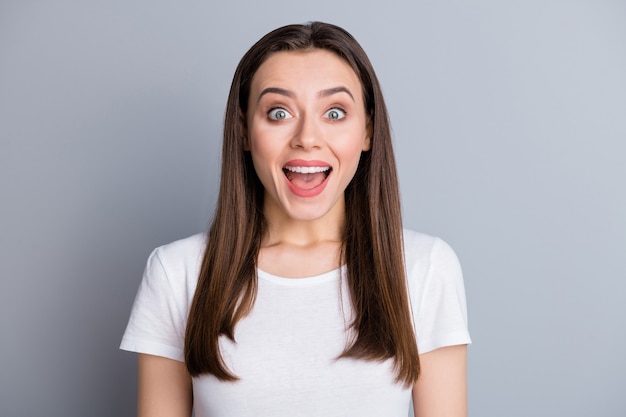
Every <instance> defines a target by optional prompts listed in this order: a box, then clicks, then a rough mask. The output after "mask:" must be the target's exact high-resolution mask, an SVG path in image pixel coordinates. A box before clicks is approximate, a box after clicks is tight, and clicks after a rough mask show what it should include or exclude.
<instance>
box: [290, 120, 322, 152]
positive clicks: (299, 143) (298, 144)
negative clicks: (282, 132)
mask: <svg viewBox="0 0 626 417" xmlns="http://www.w3.org/2000/svg"><path fill="white" fill-rule="evenodd" d="M321 140H322V138H321V131H320V126H319V121H318V120H316V119H315V117H314V116H308V115H307V114H306V113H305V114H302V115H301V116H300V120H299V123H298V128H297V130H296V131H295V132H294V135H293V138H292V139H291V146H292V147H294V148H301V149H305V150H309V149H315V148H319V147H320V144H321Z"/></svg>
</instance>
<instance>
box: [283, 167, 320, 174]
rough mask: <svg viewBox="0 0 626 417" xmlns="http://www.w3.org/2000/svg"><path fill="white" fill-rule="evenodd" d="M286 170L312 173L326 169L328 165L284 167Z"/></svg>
mask: <svg viewBox="0 0 626 417" xmlns="http://www.w3.org/2000/svg"><path fill="white" fill-rule="evenodd" d="M285 169H286V170H288V171H291V172H299V173H300V174H314V173H316V172H324V171H328V170H329V169H330V167H292V166H289V167H285Z"/></svg>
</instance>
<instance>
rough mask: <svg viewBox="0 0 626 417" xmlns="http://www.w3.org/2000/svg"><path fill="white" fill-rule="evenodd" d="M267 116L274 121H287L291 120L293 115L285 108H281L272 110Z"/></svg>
mask: <svg viewBox="0 0 626 417" xmlns="http://www.w3.org/2000/svg"><path fill="white" fill-rule="evenodd" d="M267 116H268V117H269V118H270V119H272V120H285V119H291V117H292V116H291V114H289V112H288V111H287V110H285V109H283V108H280V107H276V108H274V109H272V110H270V111H269V112H268V113H267Z"/></svg>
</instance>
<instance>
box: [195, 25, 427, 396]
mask: <svg viewBox="0 0 626 417" xmlns="http://www.w3.org/2000/svg"><path fill="white" fill-rule="evenodd" d="M312 48H317V49H324V50H329V51H332V52H334V53H335V54H337V55H338V56H340V57H341V58H343V59H344V60H345V61H346V62H347V63H348V64H349V65H350V66H351V67H352V69H353V70H354V72H355V73H356V74H357V76H358V77H359V79H360V81H361V84H362V86H363V94H364V99H365V106H366V109H367V111H368V113H369V115H370V117H371V123H372V131H373V134H372V138H371V149H370V150H369V151H367V152H363V154H362V156H361V160H360V162H359V166H358V168H357V171H356V174H355V176H354V178H353V179H352V181H351V182H350V184H349V185H348V187H347V188H346V190H345V203H346V225H345V230H344V241H343V247H342V261H343V262H345V264H346V266H347V274H346V279H347V284H348V288H349V290H350V296H351V301H352V307H353V309H354V317H355V319H354V321H353V322H352V323H351V324H350V325H351V330H352V331H353V332H354V334H355V335H356V337H355V338H354V340H353V341H352V342H351V344H350V345H349V346H347V347H346V349H345V351H344V352H343V353H342V354H341V355H340V358H341V357H352V358H358V359H363V360H384V359H389V358H393V361H394V369H395V371H396V376H397V381H398V382H402V383H405V384H410V383H413V382H415V381H416V380H417V377H418V375H419V368H420V367H419V357H418V352H417V344H416V341H415V334H414V331H413V326H412V321H411V316H410V307H409V301H408V293H407V286H406V278H405V271H404V257H403V256H404V255H403V244H402V220H401V213H400V198H399V191H398V180H397V174H396V167H395V160H394V156H393V149H392V145H391V132H390V126H389V120H388V115H387V109H386V106H385V102H384V100H383V95H382V91H381V88H380V86H379V83H378V80H377V78H376V74H375V73H374V69H373V67H372V65H371V63H370V61H369V59H368V58H367V55H366V54H365V52H364V51H363V49H362V48H361V46H360V45H359V44H358V42H357V41H356V40H355V39H354V38H353V37H352V36H351V35H350V34H349V33H348V32H346V31H345V30H344V29H342V28H340V27H337V26H334V25H330V24H327V23H321V22H313V23H309V24H306V25H289V26H285V27H282V28H279V29H276V30H274V31H272V32H270V33H268V34H267V35H265V36H264V37H263V38H261V39H260V40H259V41H258V42H257V43H256V44H254V45H253V46H252V48H250V50H248V52H247V53H246V54H245V55H244V56H243V58H242V59H241V61H240V63H239V65H238V67H237V69H236V71H235V75H234V77H233V82H232V85H231V88H230V94H229V97H228V103H227V106H226V116H225V121H224V143H223V147H222V167H221V171H222V172H221V180H220V192H219V196H218V200H217V207H216V211H215V215H214V218H213V221H212V224H211V227H210V229H209V232H208V242H207V246H206V251H205V254H204V259H203V262H202V266H201V270H200V276H199V279H198V285H197V288H196V292H195V295H194V298H193V303H192V305H191V310H190V312H189V318H188V323H187V330H186V334H185V362H186V365H187V369H188V371H189V373H190V374H191V375H192V376H197V375H200V374H203V373H208V374H212V375H214V376H215V377H216V378H218V379H220V380H222V381H233V380H236V379H237V377H236V376H235V375H234V374H232V373H231V372H230V371H229V370H228V368H227V366H226V364H225V363H224V360H223V358H222V356H221V353H220V349H219V343H218V339H219V337H220V336H221V335H224V336H226V337H228V338H229V339H231V340H232V341H234V340H235V325H236V324H237V322H238V321H239V320H240V319H241V318H242V317H244V316H246V315H247V314H248V313H249V312H250V311H251V309H252V307H253V305H254V300H255V296H256V290H257V275H256V260H257V257H258V254H259V249H260V245H261V238H262V236H263V232H264V230H265V227H266V225H265V219H264V216H263V194H264V189H263V185H262V184H261V182H260V181H259V179H258V178H257V176H256V173H255V170H254V166H253V165H252V160H251V157H250V153H249V152H246V151H244V138H243V135H242V132H243V131H244V130H245V129H244V124H245V114H246V112H247V107H248V99H249V94H250V84H251V82H252V77H253V76H254V74H255V72H256V71H257V69H258V68H259V67H260V65H261V64H262V63H263V62H264V61H265V60H266V59H267V58H268V57H269V56H270V55H271V54H272V53H274V52H278V51H302V50H308V49H312ZM242 114H243V117H242Z"/></svg>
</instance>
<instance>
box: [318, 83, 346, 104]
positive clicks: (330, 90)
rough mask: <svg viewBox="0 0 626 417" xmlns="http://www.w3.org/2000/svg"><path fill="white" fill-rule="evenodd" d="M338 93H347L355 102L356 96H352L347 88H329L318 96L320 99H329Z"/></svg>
mask: <svg viewBox="0 0 626 417" xmlns="http://www.w3.org/2000/svg"><path fill="white" fill-rule="evenodd" d="M337 93H346V94H348V95H349V96H350V98H351V99H352V101H355V100H354V96H353V95H352V93H351V92H350V90H349V89H348V88H347V87H343V86H339V87H333V88H327V89H326V90H322V91H320V92H319V93H317V95H318V96H319V97H328V96H332V95H333V94H337Z"/></svg>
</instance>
